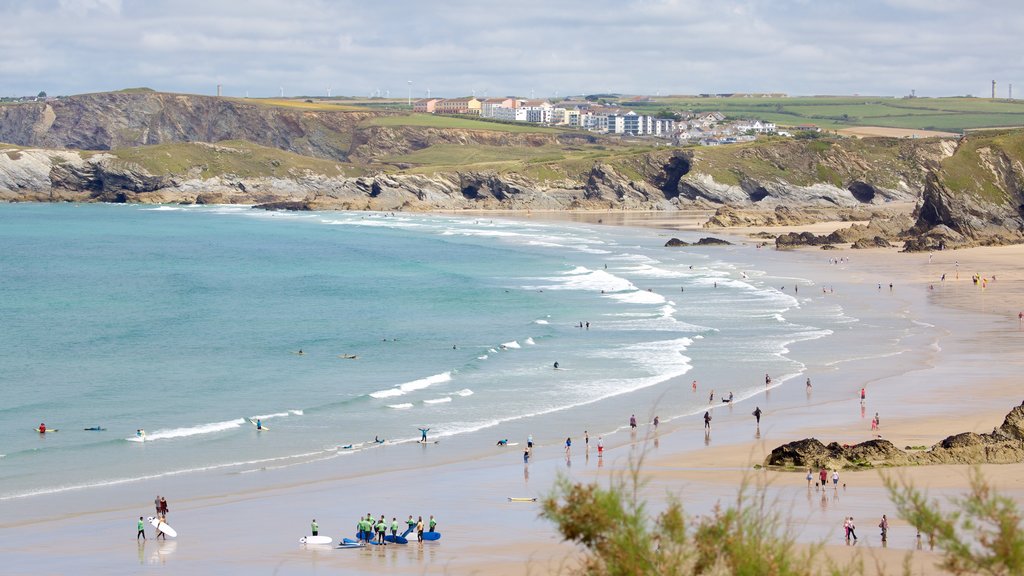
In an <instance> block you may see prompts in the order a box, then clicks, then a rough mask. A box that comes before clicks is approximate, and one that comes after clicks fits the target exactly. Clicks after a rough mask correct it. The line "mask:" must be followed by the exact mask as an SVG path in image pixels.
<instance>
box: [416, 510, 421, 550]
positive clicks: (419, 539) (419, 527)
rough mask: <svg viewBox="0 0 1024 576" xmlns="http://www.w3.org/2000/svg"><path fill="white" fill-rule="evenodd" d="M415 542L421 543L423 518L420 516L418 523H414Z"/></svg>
mask: <svg viewBox="0 0 1024 576" xmlns="http://www.w3.org/2000/svg"><path fill="white" fill-rule="evenodd" d="M416 540H417V541H418V542H420V543H421V544H422V543H423V516H420V519H419V521H418V522H416Z"/></svg>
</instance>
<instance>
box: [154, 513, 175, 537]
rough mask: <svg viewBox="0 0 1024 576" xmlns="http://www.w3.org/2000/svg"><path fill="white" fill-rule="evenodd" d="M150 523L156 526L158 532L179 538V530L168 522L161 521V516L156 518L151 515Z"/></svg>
mask: <svg viewBox="0 0 1024 576" xmlns="http://www.w3.org/2000/svg"><path fill="white" fill-rule="evenodd" d="M149 523H150V524H152V525H153V528H156V529H157V531H158V532H163V533H164V534H167V535H168V536H170V537H171V538H177V537H178V531H177V530H175V529H174V528H171V527H170V526H169V525H168V524H167V522H161V521H160V519H159V518H154V517H153V516H150V517H149Z"/></svg>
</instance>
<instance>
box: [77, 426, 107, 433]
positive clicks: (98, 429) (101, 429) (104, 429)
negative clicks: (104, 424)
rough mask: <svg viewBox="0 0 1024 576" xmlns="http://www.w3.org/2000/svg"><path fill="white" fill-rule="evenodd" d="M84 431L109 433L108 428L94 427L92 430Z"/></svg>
mask: <svg viewBox="0 0 1024 576" xmlns="http://www.w3.org/2000/svg"><path fill="white" fill-rule="evenodd" d="M82 430H86V431H88V432H106V431H107V429H106V428H100V427H99V426H93V427H92V428H82Z"/></svg>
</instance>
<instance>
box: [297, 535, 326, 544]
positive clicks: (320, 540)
mask: <svg viewBox="0 0 1024 576" xmlns="http://www.w3.org/2000/svg"><path fill="white" fill-rule="evenodd" d="M331 542H334V539H333V538H331V537H330V536H303V537H302V538H299V543H301V544H330V543H331Z"/></svg>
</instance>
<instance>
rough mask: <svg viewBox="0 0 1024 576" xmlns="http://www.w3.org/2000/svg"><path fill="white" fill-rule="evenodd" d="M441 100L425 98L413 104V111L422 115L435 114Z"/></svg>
mask: <svg viewBox="0 0 1024 576" xmlns="http://www.w3.org/2000/svg"><path fill="white" fill-rule="evenodd" d="M440 100H441V99H440V98H424V99H422V100H417V101H415V102H413V103H412V111H413V112H419V113H421V114H433V113H434V112H435V108H436V107H437V103H438V102H440Z"/></svg>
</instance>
